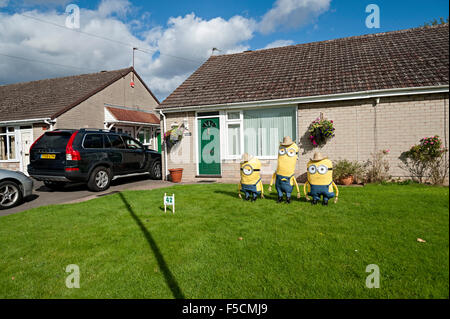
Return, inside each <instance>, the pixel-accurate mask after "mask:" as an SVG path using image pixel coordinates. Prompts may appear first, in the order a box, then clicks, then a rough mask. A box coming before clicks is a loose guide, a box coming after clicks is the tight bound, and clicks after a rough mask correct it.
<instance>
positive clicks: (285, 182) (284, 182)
mask: <svg viewBox="0 0 450 319" xmlns="http://www.w3.org/2000/svg"><path fill="white" fill-rule="evenodd" d="M292 176H294V175H291V176H289V177H287V176H282V175H278V174H277V176H276V180H275V188H276V190H277V192H278V197H283V193H286V198H291V194H292V190H293V189H294V185H291V178H292Z"/></svg>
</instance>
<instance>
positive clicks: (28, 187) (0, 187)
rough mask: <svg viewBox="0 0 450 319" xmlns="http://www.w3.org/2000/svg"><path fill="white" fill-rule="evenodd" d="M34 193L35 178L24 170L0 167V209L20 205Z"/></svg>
mask: <svg viewBox="0 0 450 319" xmlns="http://www.w3.org/2000/svg"><path fill="white" fill-rule="evenodd" d="M31 194H33V180H32V179H31V178H30V177H28V176H27V175H25V174H24V173H22V172H15V171H9V170H6V169H0V209H7V208H11V207H14V206H16V205H19V204H20V203H22V201H23V199H24V198H26V197H28V196H30V195H31Z"/></svg>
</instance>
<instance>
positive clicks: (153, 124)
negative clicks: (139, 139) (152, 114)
mask: <svg viewBox="0 0 450 319" xmlns="http://www.w3.org/2000/svg"><path fill="white" fill-rule="evenodd" d="M107 123H109V124H111V123H114V124H132V125H143V126H159V125H158V124H155V123H148V122H130V121H119V120H116V121H107Z"/></svg>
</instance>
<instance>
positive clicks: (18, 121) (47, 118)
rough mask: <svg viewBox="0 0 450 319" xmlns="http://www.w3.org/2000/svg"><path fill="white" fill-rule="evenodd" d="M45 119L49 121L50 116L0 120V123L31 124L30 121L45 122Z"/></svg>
mask: <svg viewBox="0 0 450 319" xmlns="http://www.w3.org/2000/svg"><path fill="white" fill-rule="evenodd" d="M46 121H50V118H49V117H46V118H38V119H27V120H12V121H0V124H6V125H8V124H32V123H36V122H44V123H47V122H46ZM47 124H48V123H47Z"/></svg>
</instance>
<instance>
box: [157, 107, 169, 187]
mask: <svg viewBox="0 0 450 319" xmlns="http://www.w3.org/2000/svg"><path fill="white" fill-rule="evenodd" d="M159 114H160V115H161V116H162V117H163V131H162V132H161V134H162V136H161V140H162V141H164V133H165V132H166V116H165V115H164V113H163V112H162V111H161V110H159ZM164 172H165V176H164V178H165V179H166V180H167V176H169V170H168V168H167V144H166V143H164Z"/></svg>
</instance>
